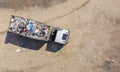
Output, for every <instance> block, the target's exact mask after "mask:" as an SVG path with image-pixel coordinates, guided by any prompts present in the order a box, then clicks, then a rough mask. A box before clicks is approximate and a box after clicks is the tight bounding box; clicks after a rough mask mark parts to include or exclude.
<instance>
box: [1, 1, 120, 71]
mask: <svg viewBox="0 0 120 72" xmlns="http://www.w3.org/2000/svg"><path fill="white" fill-rule="evenodd" d="M16 9H17V10H16ZM11 15H17V16H22V17H25V18H31V19H35V20H38V21H41V22H45V23H47V24H48V25H51V26H57V27H62V28H66V29H69V30H70V31H71V35H70V41H69V43H68V44H67V45H65V46H61V45H56V44H55V45H54V44H52V43H47V42H42V41H36V40H31V39H28V38H24V37H21V36H18V35H15V34H9V33H7V29H8V26H9V20H10V16H11ZM0 25H1V26H0V72H120V1H119V0H0ZM55 50H57V51H55Z"/></svg>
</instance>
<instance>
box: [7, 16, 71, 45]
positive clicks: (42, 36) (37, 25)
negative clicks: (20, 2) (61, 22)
mask: <svg viewBox="0 0 120 72" xmlns="http://www.w3.org/2000/svg"><path fill="white" fill-rule="evenodd" d="M9 32H13V33H16V34H19V35H21V36H24V37H28V38H31V39H36V40H42V41H50V42H56V43H60V44H67V43H68V41H69V36H70V31H69V30H67V29H62V28H59V27H53V26H49V25H47V24H45V23H41V22H39V21H35V20H32V19H28V18H23V17H19V16H13V15H12V17H11V19H10V25H9Z"/></svg>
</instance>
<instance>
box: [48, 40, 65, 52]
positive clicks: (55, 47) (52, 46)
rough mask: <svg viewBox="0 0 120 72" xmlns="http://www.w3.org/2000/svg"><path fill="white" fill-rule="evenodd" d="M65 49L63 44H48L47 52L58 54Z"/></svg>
mask: <svg viewBox="0 0 120 72" xmlns="http://www.w3.org/2000/svg"><path fill="white" fill-rule="evenodd" d="M63 47H64V45H62V44H58V43H55V42H48V43H47V47H46V51H50V52H57V51H59V50H61V49H62V48H63Z"/></svg>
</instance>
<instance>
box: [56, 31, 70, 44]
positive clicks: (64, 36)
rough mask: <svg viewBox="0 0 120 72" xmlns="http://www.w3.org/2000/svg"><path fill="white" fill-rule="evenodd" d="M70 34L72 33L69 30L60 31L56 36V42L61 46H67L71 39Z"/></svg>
mask: <svg viewBox="0 0 120 72" xmlns="http://www.w3.org/2000/svg"><path fill="white" fill-rule="evenodd" d="M69 34H70V31H69V30H65V29H60V30H59V29H58V31H57V34H56V38H55V42H57V43H61V44H66V43H67V42H68V39H69Z"/></svg>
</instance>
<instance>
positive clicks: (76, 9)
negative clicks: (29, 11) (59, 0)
mask: <svg viewBox="0 0 120 72" xmlns="http://www.w3.org/2000/svg"><path fill="white" fill-rule="evenodd" d="M89 2H90V0H87V1H85V2H84V3H83V4H82V5H80V6H79V7H76V8H75V9H73V10H71V11H70V12H68V13H65V14H63V15H61V16H58V17H55V18H53V19H50V20H47V21H45V22H50V21H54V20H57V19H60V18H63V17H65V16H68V15H70V14H72V13H74V12H75V11H78V10H79V9H80V8H83V7H84V6H86V5H87V4H88V3H89Z"/></svg>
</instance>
